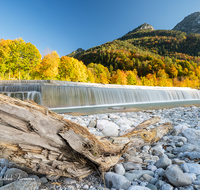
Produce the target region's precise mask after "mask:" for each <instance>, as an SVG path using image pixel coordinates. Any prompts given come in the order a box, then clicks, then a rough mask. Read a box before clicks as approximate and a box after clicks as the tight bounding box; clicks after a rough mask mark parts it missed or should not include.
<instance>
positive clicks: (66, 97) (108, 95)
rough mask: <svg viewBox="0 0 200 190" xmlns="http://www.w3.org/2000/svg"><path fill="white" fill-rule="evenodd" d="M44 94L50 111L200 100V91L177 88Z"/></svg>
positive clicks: (57, 89) (53, 89)
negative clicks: (107, 105)
mask: <svg viewBox="0 0 200 190" xmlns="http://www.w3.org/2000/svg"><path fill="white" fill-rule="evenodd" d="M41 91H42V101H43V103H44V104H45V105H46V106H47V107H50V108H56V107H76V106H89V105H105V104H109V105H110V104H115V105H116V104H134V103H143V102H168V101H180V100H194V99H195V100H197V99H199V100H200V93H199V91H198V90H195V89H191V88H174V87H144V86H134V87H133V86H127V87H125V86H117V85H115V86H112V87H111V86H107V87H97V86H95V85H94V86H92V85H91V86H84V85H83V86H81V85H80V86H50V85H48V86H42V87H41Z"/></svg>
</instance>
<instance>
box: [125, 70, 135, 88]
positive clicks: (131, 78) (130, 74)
mask: <svg viewBox="0 0 200 190" xmlns="http://www.w3.org/2000/svg"><path fill="white" fill-rule="evenodd" d="M126 75H127V84H128V85H137V70H136V69H134V70H133V71H127V72H126Z"/></svg>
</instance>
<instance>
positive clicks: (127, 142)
mask: <svg viewBox="0 0 200 190" xmlns="http://www.w3.org/2000/svg"><path fill="white" fill-rule="evenodd" d="M158 121H159V118H158V117H155V118H152V119H150V120H147V121H145V122H143V123H142V124H140V125H139V126H137V127H136V128H135V129H134V130H133V131H131V132H130V133H128V134H126V135H124V136H121V137H109V138H103V137H99V136H95V135H93V134H91V133H89V131H88V130H87V128H85V127H83V126H80V125H78V124H75V123H73V122H71V121H68V120H65V119H63V117H62V116H61V115H58V114H56V113H54V112H51V111H49V110H48V109H46V108H44V107H41V106H39V105H37V104H35V103H33V102H23V101H21V100H18V99H13V98H10V97H7V96H4V95H0V158H6V159H8V160H10V161H12V162H14V163H16V164H18V165H19V166H21V167H26V168H30V169H32V170H33V171H35V172H39V173H43V174H49V175H59V176H67V177H71V178H79V179H81V178H83V177H85V176H87V175H89V174H91V173H92V172H94V171H96V170H98V169H99V170H101V171H106V170H108V169H109V168H110V167H112V166H114V165H115V164H116V163H117V162H118V161H119V158H120V157H121V155H122V154H124V153H125V152H126V151H128V150H129V149H130V148H131V147H133V146H134V147H140V146H144V145H145V144H150V143H153V142H155V141H157V140H159V139H160V138H161V137H162V136H163V135H165V134H167V133H168V132H169V131H170V130H171V129H172V125H171V123H166V124H163V125H161V126H158V127H157V128H156V129H151V130H147V127H148V126H149V125H151V124H154V123H156V122H158Z"/></svg>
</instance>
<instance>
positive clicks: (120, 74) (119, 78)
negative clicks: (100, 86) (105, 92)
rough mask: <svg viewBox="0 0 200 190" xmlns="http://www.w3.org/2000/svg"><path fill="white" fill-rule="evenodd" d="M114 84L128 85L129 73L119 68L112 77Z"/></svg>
mask: <svg viewBox="0 0 200 190" xmlns="http://www.w3.org/2000/svg"><path fill="white" fill-rule="evenodd" d="M111 83H112V84H121V85H127V74H126V73H125V72H124V71H123V70H119V69H118V70H117V72H116V73H115V74H114V75H113V76H112V77H111Z"/></svg>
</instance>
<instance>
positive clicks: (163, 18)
mask: <svg viewBox="0 0 200 190" xmlns="http://www.w3.org/2000/svg"><path fill="white" fill-rule="evenodd" d="M0 7H1V11H0V39H2V38H3V39H11V40H13V39H16V38H19V37H21V38H22V39H23V40H24V41H25V42H30V43H32V44H33V45H35V46H36V47H37V48H38V50H39V51H40V53H41V55H42V56H44V55H45V53H46V52H49V50H50V51H57V53H58V54H59V56H60V57H61V56H64V55H67V54H69V53H71V52H72V51H75V50H76V49H78V48H83V49H85V50H86V49H89V48H91V47H94V46H98V45H101V44H104V43H106V42H108V41H112V40H115V39H117V38H119V37H121V36H123V35H125V34H126V33H128V32H129V31H131V30H133V29H135V28H137V27H138V26H139V25H141V24H143V23H148V24H151V25H152V26H153V27H154V29H156V30H157V29H165V30H170V29H172V28H173V27H174V26H175V25H176V24H177V23H179V22H180V21H182V20H183V19H184V17H186V16H187V15H189V14H191V13H194V12H197V11H200V1H199V0H190V1H189V0H167V1H162V0H0ZM47 49H48V51H47Z"/></svg>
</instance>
